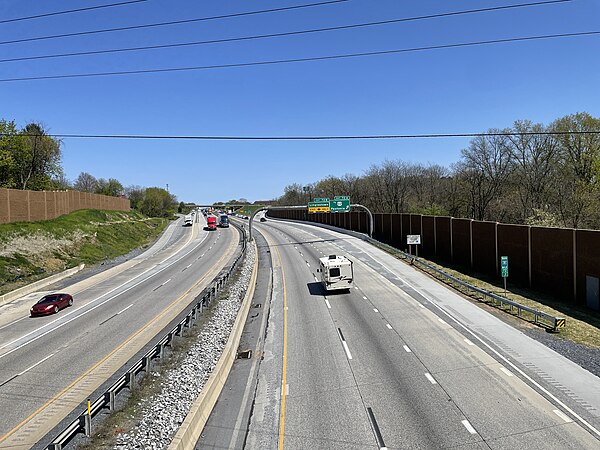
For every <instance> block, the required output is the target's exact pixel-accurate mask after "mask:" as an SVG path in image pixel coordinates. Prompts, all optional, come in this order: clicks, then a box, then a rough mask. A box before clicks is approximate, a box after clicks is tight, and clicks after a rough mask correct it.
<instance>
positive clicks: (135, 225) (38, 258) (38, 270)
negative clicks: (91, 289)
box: [0, 210, 169, 293]
mask: <svg viewBox="0 0 600 450" xmlns="http://www.w3.org/2000/svg"><path fill="white" fill-rule="evenodd" d="M168 222H169V221H168V220H167V219H160V218H147V217H145V216H144V215H142V214H140V213H138V212H135V211H132V212H121V211H99V210H80V211H76V212H73V213H71V214H67V215H64V216H61V217H58V218H56V219H52V220H46V221H40V222H16V223H10V224H2V225H0V249H1V250H2V254H0V293H6V292H9V291H11V290H13V289H15V288H17V287H20V286H22V285H24V284H28V283H31V282H34V281H37V280H39V279H41V278H45V277H47V276H49V275H51V274H53V273H57V272H61V271H63V270H65V269H67V268H70V267H74V266H76V265H78V264H80V263H85V264H86V265H93V264H96V263H99V262H101V261H104V260H107V259H111V258H114V257H116V256H119V255H123V254H126V253H128V252H130V251H131V250H134V249H135V248H138V247H145V246H147V245H148V244H149V243H150V242H151V241H152V240H154V239H155V238H156V237H157V236H158V235H159V234H160V233H161V232H162V231H163V230H164V229H165V227H166V226H167V224H168ZM46 247H47V248H46Z"/></svg>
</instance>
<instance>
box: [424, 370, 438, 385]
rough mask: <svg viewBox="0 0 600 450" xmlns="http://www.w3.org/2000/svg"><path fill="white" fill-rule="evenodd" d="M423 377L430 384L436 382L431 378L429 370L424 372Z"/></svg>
mask: <svg viewBox="0 0 600 450" xmlns="http://www.w3.org/2000/svg"><path fill="white" fill-rule="evenodd" d="M425 378H427V379H428V380H429V382H430V383H431V384H437V381H435V378H433V377H432V376H431V374H430V373H429V372H425Z"/></svg>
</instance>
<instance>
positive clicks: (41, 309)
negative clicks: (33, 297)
mask: <svg viewBox="0 0 600 450" xmlns="http://www.w3.org/2000/svg"><path fill="white" fill-rule="evenodd" d="M71 305H73V297H72V296H71V295H69V294H48V295H45V296H44V297H42V298H41V299H40V300H38V302H37V303H36V304H35V305H33V306H32V307H31V310H30V312H31V317H33V316H45V315H48V314H55V313H57V312H58V311H59V310H61V309H63V308H66V307H67V306H71Z"/></svg>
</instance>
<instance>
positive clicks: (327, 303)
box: [325, 299, 331, 309]
mask: <svg viewBox="0 0 600 450" xmlns="http://www.w3.org/2000/svg"><path fill="white" fill-rule="evenodd" d="M325 304H326V305H327V307H328V308H329V309H331V305H330V304H329V300H327V299H325Z"/></svg>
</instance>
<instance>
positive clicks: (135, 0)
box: [0, 0, 149, 24]
mask: <svg viewBox="0 0 600 450" xmlns="http://www.w3.org/2000/svg"><path fill="white" fill-rule="evenodd" d="M147 1H149V0H129V1H126V2H119V3H111V4H108V5H98V6H88V7H86V8H77V9H66V10H63V11H54V12H49V13H43V14H36V15H35V16H26V17H16V18H14V19H4V20H0V24H3V23H12V22H21V21H23V20H32V19H41V18H43V17H51V16H60V15H63V14H72V13H78V12H83V11H92V10H95V9H104V8H114V7H116V6H125V5H131V4H132V3H143V2H147Z"/></svg>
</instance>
